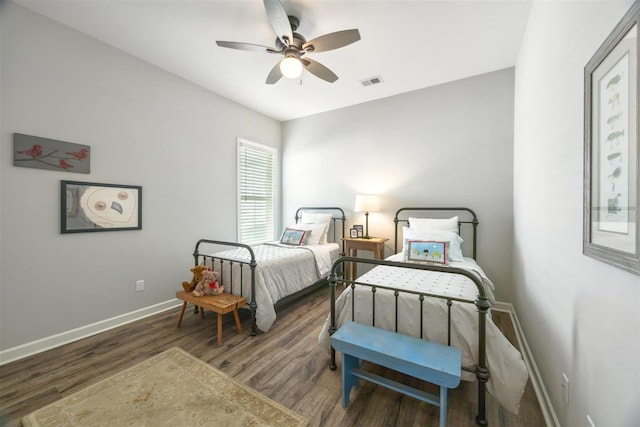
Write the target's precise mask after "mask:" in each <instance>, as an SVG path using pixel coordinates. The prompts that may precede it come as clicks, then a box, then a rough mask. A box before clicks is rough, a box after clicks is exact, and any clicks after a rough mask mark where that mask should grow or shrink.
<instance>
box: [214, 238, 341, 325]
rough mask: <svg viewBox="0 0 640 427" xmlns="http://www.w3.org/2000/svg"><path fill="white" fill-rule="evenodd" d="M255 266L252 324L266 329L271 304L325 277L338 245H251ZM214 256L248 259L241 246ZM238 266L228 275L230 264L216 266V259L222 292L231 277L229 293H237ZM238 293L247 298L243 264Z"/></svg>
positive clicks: (271, 313)
mask: <svg viewBox="0 0 640 427" xmlns="http://www.w3.org/2000/svg"><path fill="white" fill-rule="evenodd" d="M252 249H253V251H254V254H255V257H256V261H257V263H258V266H257V267H256V296H255V299H256V303H257V304H258V307H257V309H256V326H257V327H258V328H259V329H260V330H261V331H263V332H267V331H268V330H269V328H271V325H273V322H275V320H276V311H275V308H274V304H275V303H276V302H277V301H279V300H281V299H282V298H284V297H286V296H289V295H291V294H293V293H295V292H297V291H299V290H302V289H304V288H306V287H308V286H309V285H311V284H313V283H314V282H316V281H317V280H319V279H320V278H321V277H324V276H326V275H327V274H328V273H329V270H330V269H331V263H332V259H333V258H336V257H337V254H338V252H339V250H340V247H339V245H338V244H336V243H329V244H326V245H313V246H291V245H281V244H279V243H277V242H275V243H266V244H263V245H258V246H254V247H252ZM209 256H215V257H216V258H225V259H231V260H236V261H245V262H249V261H250V257H249V252H248V251H247V250H245V249H243V248H238V249H232V250H228V251H223V252H217V253H215V254H209ZM239 266H240V265H239V264H235V265H234V266H233V276H231V269H230V264H229V263H228V262H226V263H224V264H223V268H222V271H221V272H220V265H219V263H218V261H216V263H215V265H214V266H213V269H214V270H216V271H219V272H220V273H221V274H222V279H223V284H224V286H225V291H227V292H231V290H232V287H231V286H230V284H229V281H230V278H231V277H233V293H234V294H238V295H239V294H240V287H239V284H240V267H239ZM242 295H244V296H245V297H247V302H249V301H250V295H251V275H250V272H249V269H248V268H247V267H245V268H244V273H243V276H242Z"/></svg>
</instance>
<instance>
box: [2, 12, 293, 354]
mask: <svg viewBox="0 0 640 427" xmlns="http://www.w3.org/2000/svg"><path fill="white" fill-rule="evenodd" d="M1 19H2V20H1V33H0V35H1V39H2V45H1V53H2V61H1V68H0V73H1V74H0V75H1V78H2V80H1V81H2V84H1V85H0V91H1V93H2V101H1V106H0V108H1V109H2V110H1V111H2V115H1V116H0V119H1V120H2V122H1V123H2V130H1V133H0V141H1V142H2V151H1V153H2V154H1V155H0V160H1V161H2V163H1V164H0V169H1V171H0V173H1V184H0V195H1V197H0V204H1V206H2V216H1V217H0V227H1V228H0V230H1V232H2V234H1V235H0V250H1V259H2V272H1V276H0V279H1V281H0V283H1V288H0V292H1V296H2V300H1V306H0V324H1V326H0V328H1V329H0V333H1V335H0V337H1V343H0V350H2V349H7V348H11V347H14V346H18V345H20V344H23V343H28V342H31V341H33V340H37V339H40V338H43V337H48V336H50V335H53V334H57V333H61V332H64V331H68V330H70V329H73V328H77V327H81V326H84V325H87V324H91V323H93V322H98V321H101V320H103V319H108V318H111V317H113V316H117V315H120V314H123V313H128V312H131V311H133V310H137V309H141V308H143V307H148V306H151V305H153V304H157V303H161V302H163V301H167V300H170V299H172V298H173V297H175V291H176V290H178V289H179V288H180V282H181V281H182V280H188V279H190V274H191V273H190V272H189V268H190V267H191V266H192V264H193V258H192V256H191V254H192V252H193V247H194V245H195V242H196V241H197V239H199V238H203V237H215V238H219V239H231V240H234V239H235V229H236V221H235V218H236V214H235V212H236V196H235V194H236V184H235V176H236V172H235V169H236V137H237V136H241V137H244V138H247V139H249V140H252V141H256V142H262V143H265V144H268V145H271V146H274V147H277V148H279V147H280V140H281V133H280V123H279V122H277V121H275V120H272V119H269V118H267V117H265V116H262V115H261V114H258V113H256V112H254V111H251V110H249V109H247V108H245V107H242V106H239V105H238V104H235V103H233V102H230V101H229V100H226V99H224V98H222V97H220V96H217V95H215V94H212V93H211V92H208V91H206V90H204V89H202V88H200V87H197V86H195V85H193V84H191V83H188V82H186V81H185V80H183V79H181V78H178V77H176V76H174V75H172V74H169V73H167V72H165V71H162V70H160V69H158V68H156V67H154V66H151V65H149V64H148V63H145V62H142V61H140V60H138V59H136V58H134V57H132V56H130V55H128V54H125V53H123V52H121V51H119V50H116V49H113V48H111V47H109V46H107V45H104V44H102V43H100V42H98V41H96V40H94V39H91V38H89V37H87V36H85V35H83V34H81V33H79V32H76V31H74V30H71V29H69V28H67V27H64V26H62V25H60V24H58V23H56V22H54V21H51V20H49V19H46V18H43V17H41V16H40V15H37V14H35V13H33V12H31V11H29V10H27V9H25V8H23V7H21V6H18V5H16V4H14V3H11V2H5V4H4V5H3V9H2V18H1ZM13 132H18V133H25V134H30V135H36V136H42V137H47V138H53V139H59V140H63V141H69V142H75V143H81V144H88V145H90V146H91V156H92V159H91V174H89V175H86V174H74V173H64V172H57V171H48V170H39V169H30V168H23V167H14V166H12V159H13V156H12V147H13V142H12V134H13ZM63 179H64V180H76V181H91V182H104V183H115V184H132V185H141V186H142V187H143V202H142V205H143V207H142V208H143V229H142V230H141V231H118V232H104V233H80V234H66V235H61V234H60V230H59V228H60V225H59V222H60V217H59V216H60V201H59V200H60V194H59V192H60V190H59V185H60V184H59V183H60V180H63ZM139 279H143V280H145V285H146V290H145V291H144V292H141V293H136V292H135V291H134V290H135V281H136V280H139Z"/></svg>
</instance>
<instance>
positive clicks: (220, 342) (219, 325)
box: [218, 313, 222, 345]
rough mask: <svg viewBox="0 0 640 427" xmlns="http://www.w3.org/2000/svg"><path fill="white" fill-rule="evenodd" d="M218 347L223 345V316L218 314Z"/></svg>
mask: <svg viewBox="0 0 640 427" xmlns="http://www.w3.org/2000/svg"><path fill="white" fill-rule="evenodd" d="M218 345H222V314H220V313H218Z"/></svg>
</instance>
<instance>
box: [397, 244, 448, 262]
mask: <svg viewBox="0 0 640 427" xmlns="http://www.w3.org/2000/svg"><path fill="white" fill-rule="evenodd" d="M447 246H449V242H438V241H434V240H409V242H408V252H407V261H408V262H417V263H435V264H443V265H446V264H447Z"/></svg>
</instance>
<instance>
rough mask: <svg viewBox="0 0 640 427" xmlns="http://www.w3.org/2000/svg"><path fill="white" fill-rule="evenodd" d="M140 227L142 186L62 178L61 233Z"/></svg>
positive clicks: (139, 228) (138, 228)
mask: <svg viewBox="0 0 640 427" xmlns="http://www.w3.org/2000/svg"><path fill="white" fill-rule="evenodd" d="M141 229H142V187H141V186H139V185H121V184H102V183H96V182H83V181H65V180H63V181H60V232H61V233H62V234H66V233H86V232H95V231H122V230H141Z"/></svg>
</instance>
